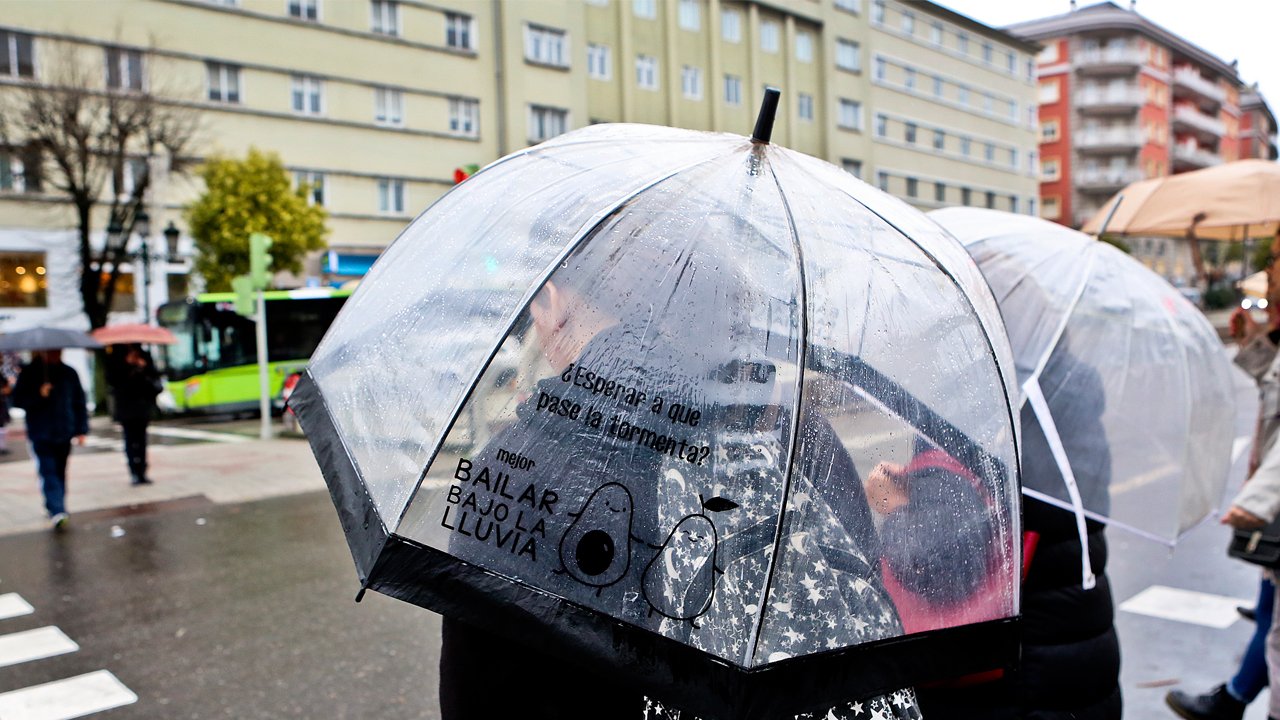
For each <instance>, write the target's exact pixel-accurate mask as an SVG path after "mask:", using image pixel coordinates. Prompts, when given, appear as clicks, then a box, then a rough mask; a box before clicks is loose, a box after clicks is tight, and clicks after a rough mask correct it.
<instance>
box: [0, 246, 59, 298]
mask: <svg viewBox="0 0 1280 720" xmlns="http://www.w3.org/2000/svg"><path fill="white" fill-rule="evenodd" d="M48 287H49V281H48V279H47V278H46V277H45V264H44V253H34V252H0V307H45V306H46V305H47V304H48V303H47V299H46V289H47V288H48Z"/></svg>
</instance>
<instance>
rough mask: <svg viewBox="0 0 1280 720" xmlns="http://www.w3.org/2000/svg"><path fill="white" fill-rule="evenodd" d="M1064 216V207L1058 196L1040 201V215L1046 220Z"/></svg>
mask: <svg viewBox="0 0 1280 720" xmlns="http://www.w3.org/2000/svg"><path fill="white" fill-rule="evenodd" d="M1061 216H1062V207H1061V205H1059V204H1058V198H1056V197H1047V198H1043V199H1041V201H1040V217H1042V218H1044V219H1045V220H1057V219H1058V218H1059V217H1061Z"/></svg>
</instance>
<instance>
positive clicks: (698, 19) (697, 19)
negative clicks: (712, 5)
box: [680, 0, 702, 32]
mask: <svg viewBox="0 0 1280 720" xmlns="http://www.w3.org/2000/svg"><path fill="white" fill-rule="evenodd" d="M680 27H681V29H683V30H692V31H694V32H697V31H699V30H701V29H702V3H701V2H699V0H680Z"/></svg>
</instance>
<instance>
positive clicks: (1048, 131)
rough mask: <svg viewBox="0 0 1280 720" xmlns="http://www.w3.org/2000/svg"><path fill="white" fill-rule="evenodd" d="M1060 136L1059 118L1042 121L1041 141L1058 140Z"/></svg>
mask: <svg viewBox="0 0 1280 720" xmlns="http://www.w3.org/2000/svg"><path fill="white" fill-rule="evenodd" d="M1058 137H1059V136H1058V121H1057V120H1045V121H1044V122H1042V123H1040V142H1057V140H1058Z"/></svg>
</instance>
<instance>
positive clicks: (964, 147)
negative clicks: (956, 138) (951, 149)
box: [960, 137, 973, 156]
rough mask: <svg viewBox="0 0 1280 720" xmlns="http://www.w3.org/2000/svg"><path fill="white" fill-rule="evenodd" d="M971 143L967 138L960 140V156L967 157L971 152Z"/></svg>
mask: <svg viewBox="0 0 1280 720" xmlns="http://www.w3.org/2000/svg"><path fill="white" fill-rule="evenodd" d="M972 146H973V141H972V140H970V139H969V138H967V137H962V138H960V154H961V155H965V156H968V155H969V154H970V152H972V149H973V148H972Z"/></svg>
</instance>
